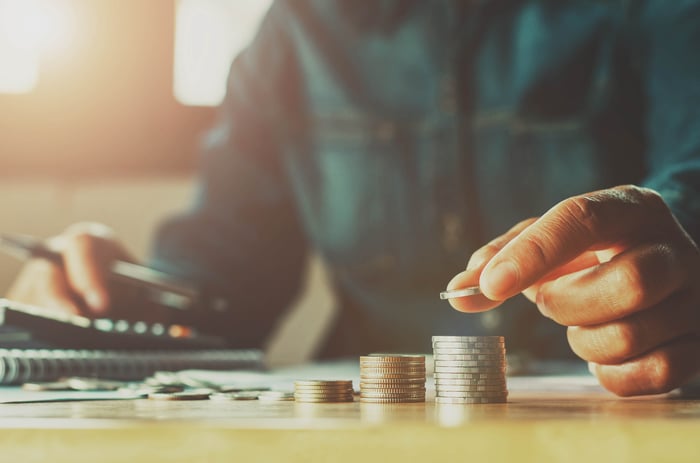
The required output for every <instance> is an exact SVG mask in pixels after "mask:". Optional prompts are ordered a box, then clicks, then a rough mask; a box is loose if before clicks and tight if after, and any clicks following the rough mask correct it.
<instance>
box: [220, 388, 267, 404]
mask: <svg viewBox="0 0 700 463" xmlns="http://www.w3.org/2000/svg"><path fill="white" fill-rule="evenodd" d="M261 392H262V391H241V392H213V393H212V394H211V395H210V396H209V399H211V400H216V401H219V402H226V401H238V400H258V396H259V395H260V393H261Z"/></svg>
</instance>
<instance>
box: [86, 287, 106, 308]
mask: <svg viewBox="0 0 700 463" xmlns="http://www.w3.org/2000/svg"><path fill="white" fill-rule="evenodd" d="M85 302H87V305H88V306H90V308H91V309H92V310H94V311H95V312H104V311H105V310H106V309H107V300H106V298H105V297H104V296H103V295H102V294H101V293H99V292H97V291H92V292H89V293H87V294H86V295H85Z"/></svg>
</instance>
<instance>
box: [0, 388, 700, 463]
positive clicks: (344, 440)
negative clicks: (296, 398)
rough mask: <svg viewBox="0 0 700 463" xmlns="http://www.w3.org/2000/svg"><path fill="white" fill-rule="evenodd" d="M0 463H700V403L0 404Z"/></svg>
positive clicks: (538, 395)
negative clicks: (399, 462) (318, 462)
mask: <svg viewBox="0 0 700 463" xmlns="http://www.w3.org/2000/svg"><path fill="white" fill-rule="evenodd" d="M0 428H2V429H1V430H0V461H2V462H8V463H9V462H18V463H20V462H21V463H30V462H51V463H62V462H70V463H80V462H91V463H93V462H117V461H118V462H129V463H135V462H149V463H151V462H157V461H158V462H159V461H163V462H169V463H175V462H199V461H202V462H219V461H227V462H229V461H237V462H250V461H265V462H297V461H299V462H308V461H331V462H352V463H368V462H371V461H380V462H383V463H388V462H394V461H421V462H434V461H435V462H437V461H449V462H453V461H460V462H461V461H469V462H495V461H524V462H543V461H566V462H586V463H597V462H600V461H614V462H635V463H636V462H647V461H648V462H663V461H689V462H691V461H692V462H700V401H699V400H679V399H672V398H668V397H658V396H657V397H651V398H633V399H619V398H616V397H613V396H612V395H609V394H605V393H600V392H586V393H577V392H562V391H559V392H556V391H548V390H539V391H538V390H529V391H522V392H518V391H514V392H511V397H510V399H509V403H507V404H490V405H473V406H464V405H437V404H435V403H433V402H432V401H429V402H426V403H421V404H398V405H377V404H364V403H359V402H355V403H348V404H301V403H293V402H277V403H260V402H223V403H222V402H213V401H192V402H159V401H152V400H147V399H140V400H124V401H94V402H60V403H35V404H5V405H0Z"/></svg>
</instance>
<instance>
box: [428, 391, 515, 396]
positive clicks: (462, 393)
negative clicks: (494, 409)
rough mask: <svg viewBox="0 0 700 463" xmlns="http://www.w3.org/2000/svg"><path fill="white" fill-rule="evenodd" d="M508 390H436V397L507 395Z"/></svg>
mask: <svg viewBox="0 0 700 463" xmlns="http://www.w3.org/2000/svg"><path fill="white" fill-rule="evenodd" d="M507 395H508V391H503V390H499V391H437V392H436V396H437V397H501V396H507Z"/></svg>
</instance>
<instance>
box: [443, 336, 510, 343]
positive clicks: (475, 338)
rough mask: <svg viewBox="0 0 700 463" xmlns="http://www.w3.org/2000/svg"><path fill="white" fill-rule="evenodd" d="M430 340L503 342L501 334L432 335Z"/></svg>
mask: <svg viewBox="0 0 700 463" xmlns="http://www.w3.org/2000/svg"><path fill="white" fill-rule="evenodd" d="M431 340H432V342H433V344H435V343H436V342H487V343H494V342H498V343H501V344H503V343H504V342H505V338H504V337H503V336H433V337H432V338H431Z"/></svg>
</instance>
